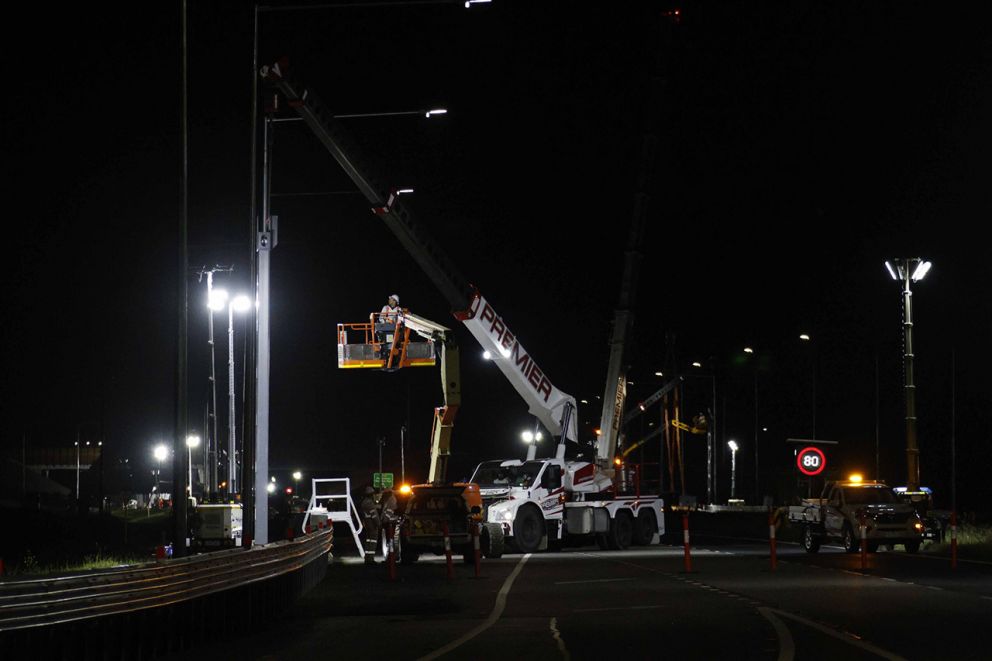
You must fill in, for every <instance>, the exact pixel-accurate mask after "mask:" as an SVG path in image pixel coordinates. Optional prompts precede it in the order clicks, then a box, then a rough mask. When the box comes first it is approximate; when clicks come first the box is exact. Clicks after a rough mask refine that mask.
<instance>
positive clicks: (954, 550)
mask: <svg viewBox="0 0 992 661" xmlns="http://www.w3.org/2000/svg"><path fill="white" fill-rule="evenodd" d="M957 568H958V513H957V512H953V511H952V512H951V569H957Z"/></svg>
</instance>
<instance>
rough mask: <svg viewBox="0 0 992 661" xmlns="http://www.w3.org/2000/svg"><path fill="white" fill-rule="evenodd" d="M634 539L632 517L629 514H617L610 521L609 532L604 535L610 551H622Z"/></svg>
mask: <svg viewBox="0 0 992 661" xmlns="http://www.w3.org/2000/svg"><path fill="white" fill-rule="evenodd" d="M633 538H634V517H633V516H631V515H630V513H629V512H626V511H620V512H617V514H616V516H614V517H613V520H612V521H610V531H609V532H608V533H606V541H607V543H608V544H609V547H610V550H611V551H622V550H624V549H625V548H627V547H628V546H630V542H631V541H632V540H633Z"/></svg>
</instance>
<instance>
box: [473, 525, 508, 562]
mask: <svg viewBox="0 0 992 661" xmlns="http://www.w3.org/2000/svg"><path fill="white" fill-rule="evenodd" d="M479 546H480V547H481V549H482V555H483V557H486V558H492V559H494V560H495V559H496V558H499V557H502V555H503V551H504V549H505V548H506V539H505V538H504V537H503V526H501V525H500V524H498V523H486V524H483V526H482V532H481V533H480V534H479Z"/></svg>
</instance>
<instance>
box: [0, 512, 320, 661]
mask: <svg viewBox="0 0 992 661" xmlns="http://www.w3.org/2000/svg"><path fill="white" fill-rule="evenodd" d="M331 543H332V532H331V530H330V529H322V530H319V531H318V532H316V533H314V534H311V535H306V536H304V537H301V538H299V539H297V540H293V541H282V542H275V543H272V544H267V545H265V546H258V547H254V548H251V549H231V550H226V551H217V552H214V553H209V554H204V555H197V556H191V557H187V558H178V559H172V560H164V561H161V562H153V563H146V564H142V565H136V566H129V567H123V568H120V569H114V570H107V571H93V572H87V573H83V574H74V575H67V576H56V577H51V578H48V577H46V578H27V579H17V580H11V579H6V580H3V581H0V647H2V648H3V649H4V651H5V652H6V651H7V650H11V651H14V650H16V651H17V652H18V654H17V656H16V658H19V659H30V658H39V659H41V658H43V659H59V658H74V659H75V658H84V659H85V658H104V655H105V654H106V651H107V650H108V649H109V650H114V653H115V654H117V655H118V656H120V657H122V658H123V657H128V658H129V657H131V656H141V657H151V656H155V655H156V654H159V653H165V652H172V651H176V650H179V649H183V648H185V647H188V646H189V645H190V644H191V642H193V641H196V640H206V639H208V638H210V639H213V638H216V637H217V636H218V635H220V634H223V633H225V631H228V630H232V629H236V628H238V627H239V626H244V627H251V626H257V625H259V624H261V623H264V622H267V621H268V620H269V619H271V618H272V617H274V615H275V614H276V613H278V612H280V611H283V610H285V608H286V607H287V606H288V605H289V603H290V602H291V601H292V600H293V599H295V598H296V597H297V596H299V595H300V594H302V593H303V592H305V591H307V590H309V589H310V588H311V587H313V586H314V585H316V584H317V583H319V582H320V581H321V580H322V579H323V577H324V576H325V574H326V571H327V560H326V557H327V553H328V552H329V551H330V549H331ZM145 625H147V626H145ZM163 625H164V626H163ZM11 658H15V657H11Z"/></svg>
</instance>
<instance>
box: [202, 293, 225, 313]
mask: <svg viewBox="0 0 992 661" xmlns="http://www.w3.org/2000/svg"><path fill="white" fill-rule="evenodd" d="M227 298H228V294H227V290H226V289H211V290H210V291H209V292H208V293H207V307H208V308H210V309H211V310H213V311H214V312H220V311H221V310H223V309H224V306H225V305H227Z"/></svg>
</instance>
